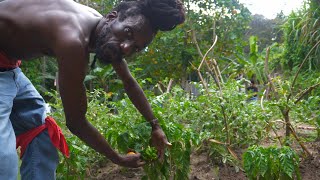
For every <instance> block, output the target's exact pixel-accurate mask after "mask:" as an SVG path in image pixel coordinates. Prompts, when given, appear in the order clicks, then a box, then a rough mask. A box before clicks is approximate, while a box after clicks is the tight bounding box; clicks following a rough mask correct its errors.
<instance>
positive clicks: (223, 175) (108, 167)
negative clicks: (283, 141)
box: [86, 141, 320, 180]
mask: <svg viewBox="0 0 320 180" xmlns="http://www.w3.org/2000/svg"><path fill="white" fill-rule="evenodd" d="M305 145H306V147H307V148H308V149H309V151H310V152H311V153H312V155H313V158H302V159H301V162H300V172H301V176H302V180H320V141H316V142H310V143H306V144H305ZM292 147H293V148H294V149H295V150H296V151H297V152H298V153H302V150H301V148H300V147H299V146H298V144H293V145H292ZM235 152H236V154H237V155H238V157H241V154H242V153H243V150H236V151H235ZM87 174H88V178H86V180H140V179H141V178H142V177H143V169H142V168H137V169H128V168H123V167H120V166H117V165H115V164H113V163H110V162H106V163H104V164H100V165H99V166H98V167H96V168H92V169H91V170H90V171H89V170H88V172H87ZM189 179H190V180H246V179H247V178H246V176H245V173H244V172H243V171H242V170H237V168H235V167H233V166H231V165H226V164H221V163H220V165H216V164H213V163H212V162H211V161H210V158H209V156H208V154H207V152H206V151H203V152H200V153H193V154H192V156H191V172H190V176H189Z"/></svg>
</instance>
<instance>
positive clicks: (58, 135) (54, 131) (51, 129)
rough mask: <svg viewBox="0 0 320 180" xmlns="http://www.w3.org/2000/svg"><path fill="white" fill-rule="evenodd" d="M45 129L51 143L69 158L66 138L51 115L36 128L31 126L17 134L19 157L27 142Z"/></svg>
mask: <svg viewBox="0 0 320 180" xmlns="http://www.w3.org/2000/svg"><path fill="white" fill-rule="evenodd" d="M45 129H48V133H49V136H50V139H51V141H52V144H53V145H54V146H55V147H56V148H57V149H59V150H60V151H61V153H62V154H63V155H65V156H66V157H67V158H69V156H70V155H69V148H68V145H67V142H66V139H65V138H64V136H63V134H62V131H61V129H60V127H59V126H58V125H57V123H56V122H55V121H54V119H53V118H52V117H47V118H46V122H45V123H44V124H43V125H41V126H39V127H36V128H33V129H31V130H29V131H27V132H25V133H23V134H21V135H19V136H18V137H17V138H16V139H17V148H18V147H19V146H20V147H21V149H20V151H21V153H20V158H22V156H23V154H24V152H25V150H26V149H27V147H28V145H29V143H30V142H31V141H32V140H33V139H34V138H35V137H36V136H37V135H38V134H40V133H41V132H42V131H44V130H45Z"/></svg>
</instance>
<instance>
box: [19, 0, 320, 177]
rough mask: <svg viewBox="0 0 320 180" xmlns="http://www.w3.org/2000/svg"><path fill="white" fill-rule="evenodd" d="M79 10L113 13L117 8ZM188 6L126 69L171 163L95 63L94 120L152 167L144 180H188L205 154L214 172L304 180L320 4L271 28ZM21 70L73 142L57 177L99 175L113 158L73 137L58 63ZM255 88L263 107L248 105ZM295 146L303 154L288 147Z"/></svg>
mask: <svg viewBox="0 0 320 180" xmlns="http://www.w3.org/2000/svg"><path fill="white" fill-rule="evenodd" d="M80 2H81V3H83V4H85V5H89V6H91V7H94V8H96V9H97V10H99V11H100V12H101V13H106V12H108V11H109V10H110V9H111V8H112V6H113V5H114V4H115V3H116V2H117V1H116V0H111V1H100V0H91V1H80ZM184 3H185V5H186V8H187V21H186V23H185V24H183V25H181V26H179V27H178V28H176V29H175V30H174V31H172V32H166V33H161V32H160V33H159V34H158V35H157V36H156V38H155V40H154V42H153V43H152V44H151V45H150V46H148V48H146V49H145V50H144V51H142V52H141V53H140V54H139V56H136V57H133V58H131V59H129V60H128V61H129V66H130V69H131V71H132V74H133V76H134V77H135V78H137V80H138V82H139V83H140V85H141V86H142V87H143V89H145V92H146V95H147V97H148V99H149V101H150V102H151V105H152V108H153V110H154V112H155V115H156V117H157V118H159V121H160V124H161V126H162V128H163V130H164V131H165V133H166V135H167V137H168V139H169V141H170V142H171V143H172V147H171V148H169V149H168V150H167V152H166V154H165V159H164V161H163V162H159V161H158V160H156V154H155V150H154V149H153V148H152V147H151V146H150V144H149V138H150V131H151V128H150V126H149V124H148V123H146V121H145V120H144V119H143V117H142V116H141V115H140V114H139V113H138V111H137V110H136V109H135V108H134V106H133V105H132V103H131V102H130V101H129V99H128V98H127V97H126V95H125V94H124V92H123V90H122V84H121V81H120V80H118V79H117V75H116V74H115V72H114V71H113V70H112V68H111V66H106V67H102V66H99V64H98V67H96V68H95V69H92V70H91V71H90V72H89V74H88V75H87V77H86V80H85V85H86V87H87V89H88V92H87V93H88V106H89V107H88V113H87V118H88V120H89V121H90V122H91V123H92V124H93V125H94V126H95V127H96V128H97V129H98V130H99V131H100V132H101V133H102V134H103V135H104V136H105V138H106V139H107V141H108V142H109V143H110V144H111V146H112V147H114V148H115V149H116V150H117V151H118V152H119V153H127V151H128V150H134V151H136V152H140V153H141V154H142V155H143V157H144V158H145V160H146V161H147V162H148V163H147V165H146V166H144V176H143V179H151V180H154V179H177V180H182V179H189V172H190V157H191V154H192V152H197V151H199V150H201V151H205V152H206V153H207V154H208V155H209V157H210V158H211V161H212V162H215V163H216V164H232V165H233V166H234V167H236V168H237V169H238V170H241V169H243V170H244V171H245V172H246V174H247V177H248V178H249V179H295V178H297V179H299V178H300V174H299V171H298V170H299V164H298V162H299V158H300V159H302V158H305V157H308V156H312V153H311V152H309V150H308V148H307V147H306V146H305V143H306V142H307V141H314V140H316V139H320V109H319V104H320V96H319V93H320V90H319V88H318V87H319V86H320V78H319V77H320V73H319V71H318V69H319V57H320V54H319V44H320V36H319V23H320V21H319V17H320V16H319V15H320V9H319V2H318V1H316V0H308V1H306V2H305V6H304V7H301V9H300V10H299V11H297V12H293V13H291V14H290V15H289V16H284V15H283V14H279V15H278V17H277V18H276V19H274V20H270V21H269V20H266V19H263V18H261V17H260V19H259V17H253V16H252V15H251V14H250V12H249V11H248V9H247V8H246V7H244V6H243V5H242V4H240V3H239V2H238V1H237V0H206V1H205V0H185V1H184ZM212 9H214V10H212ZM252 19H253V21H251V20H252ZM261 22H266V23H267V24H268V23H270V24H271V25H272V33H270V32H269V30H268V31H266V32H261V29H257V28H258V26H254V24H257V23H258V24H259V23H261ZM250 25H251V26H250ZM266 33H269V34H266ZM273 36H274V37H273ZM270 38H271V39H270ZM44 60H45V61H44ZM43 62H46V63H43ZM22 68H23V69H24V70H25V73H26V75H27V76H29V78H30V79H31V80H32V82H33V83H34V84H35V85H36V87H37V88H38V89H39V90H40V92H42V94H43V96H44V97H45V98H46V99H47V101H48V102H49V103H50V106H51V107H52V113H51V116H53V117H54V118H55V119H56V120H57V121H58V124H60V125H61V127H62V128H63V131H64V132H65V134H66V139H67V142H68V144H69V148H70V153H71V156H70V159H64V158H63V157H62V158H61V162H60V165H59V168H58V170H57V178H58V179H84V178H86V177H89V178H90V177H91V176H94V174H91V173H90V172H91V170H92V169H93V168H96V166H99V164H101V163H102V162H105V161H106V159H105V157H103V156H102V155H99V154H97V153H96V152H94V151H93V150H92V149H91V148H89V147H88V146H86V145H85V144H83V143H82V142H81V141H80V140H79V139H78V138H77V137H75V136H74V135H72V134H71V133H70V132H69V131H68V130H67V129H66V127H65V125H64V124H65V120H64V113H63V108H62V104H61V100H60V98H59V95H58V93H56V91H55V89H56V86H54V82H55V77H56V71H57V66H56V63H55V61H53V60H52V59H49V58H47V59H42V61H31V62H26V63H24V64H23V65H22ZM39 69H42V76H39ZM251 82H254V83H255V85H256V86H257V88H258V92H257V97H258V100H250V98H251V97H252V96H253V94H252V93H250V92H248V91H247V88H248V87H249V86H251ZM301 124H303V125H306V126H310V127H313V128H315V129H316V133H314V134H313V135H312V136H308V137H301V136H300V135H299V134H297V133H296V129H297V127H298V126H299V125H301ZM281 132H285V134H284V135H281ZM266 141H268V143H269V144H271V146H270V147H265V142H266ZM294 143H297V144H298V145H299V147H298V148H297V147H295V148H290V145H292V144H294ZM239 149H240V150H245V153H244V154H243V156H241V155H239V153H236V151H235V150H239ZM242 162H243V163H242Z"/></svg>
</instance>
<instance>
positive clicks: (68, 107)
mask: <svg viewBox="0 0 320 180" xmlns="http://www.w3.org/2000/svg"><path fill="white" fill-rule="evenodd" d="M70 41H71V43H70ZM56 54H57V58H58V64H59V90H60V94H61V98H62V102H63V107H64V111H65V116H66V124H67V127H68V128H69V130H70V131H71V132H72V133H73V134H75V135H76V136H78V137H79V138H80V139H81V140H82V141H84V142H85V143H86V144H88V145H89V146H90V147H91V148H93V149H95V150H96V151H97V152H99V153H101V154H104V155H105V156H106V157H107V158H108V159H110V160H111V161H112V162H114V163H116V164H119V165H122V166H128V167H139V166H141V165H143V164H144V163H143V162H141V155H140V154H136V155H130V156H128V155H124V156H121V155H119V154H118V153H117V152H115V151H114V150H113V149H112V148H111V146H110V145H109V144H108V142H107V141H106V140H105V139H104V137H103V136H102V135H101V134H100V133H99V132H98V130H97V129H96V128H95V127H93V126H92V125H91V124H90V123H89V122H88V121H87V119H86V117H85V114H86V111H87V97H86V90H85V87H84V85H83V80H84V78H85V75H86V69H87V63H88V61H87V60H88V56H89V53H88V52H87V51H86V49H85V48H84V47H82V43H79V42H77V41H74V40H69V41H67V43H63V44H61V45H60V46H59V48H58V51H57V52H56Z"/></svg>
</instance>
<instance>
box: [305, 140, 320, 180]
mask: <svg viewBox="0 0 320 180" xmlns="http://www.w3.org/2000/svg"><path fill="white" fill-rule="evenodd" d="M306 146H307V148H308V149H309V150H310V151H311V153H312V156H313V157H312V158H310V157H308V158H304V159H302V160H301V162H300V172H301V176H302V179H303V180H319V179H320V141H317V142H312V143H307V144H306Z"/></svg>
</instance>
